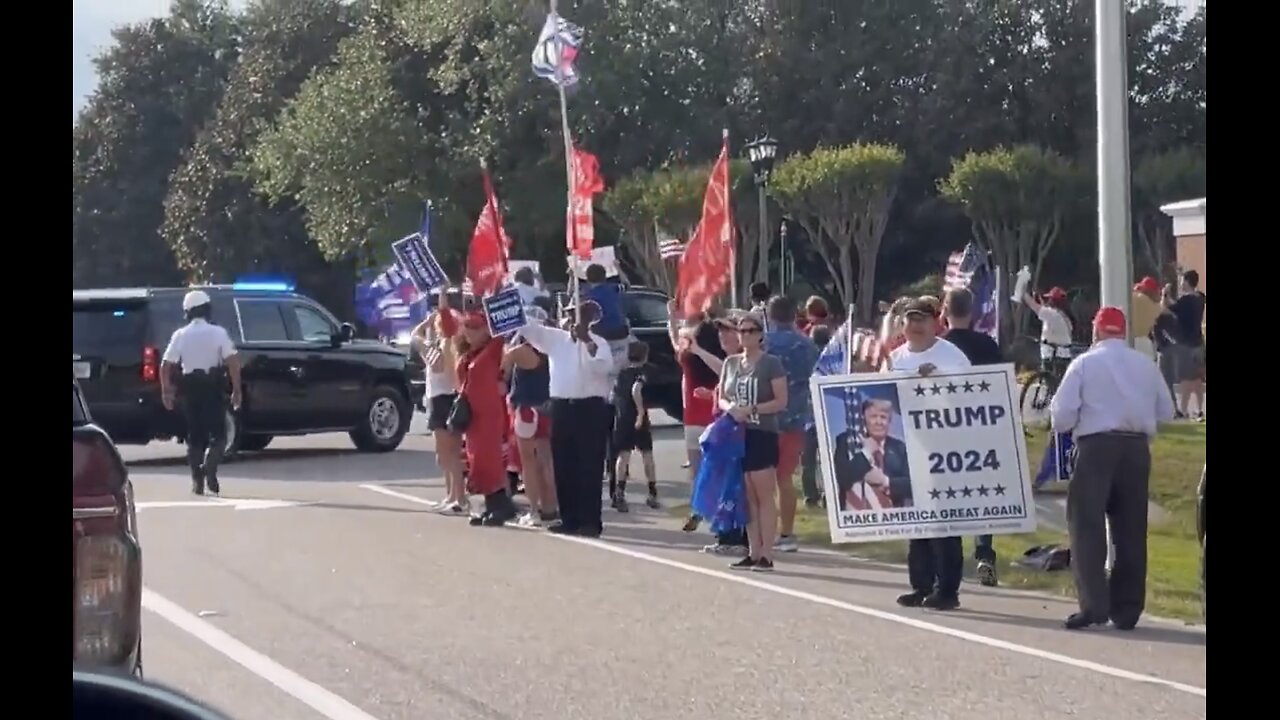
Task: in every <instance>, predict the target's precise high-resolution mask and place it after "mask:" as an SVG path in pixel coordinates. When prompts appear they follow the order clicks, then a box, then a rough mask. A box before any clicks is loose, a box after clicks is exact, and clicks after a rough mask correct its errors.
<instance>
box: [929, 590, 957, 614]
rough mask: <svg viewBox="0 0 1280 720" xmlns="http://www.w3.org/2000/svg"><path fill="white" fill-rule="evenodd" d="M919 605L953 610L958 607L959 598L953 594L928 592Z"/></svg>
mask: <svg viewBox="0 0 1280 720" xmlns="http://www.w3.org/2000/svg"><path fill="white" fill-rule="evenodd" d="M920 605H921V606H922V607H926V608H929V609H930V610H955V609H956V608H958V607H960V598H958V597H956V596H955V595H943V594H941V593H936V592H935V593H930V594H929V596H928V597H926V598H925V599H924V600H923V601H922V602H921V603H920Z"/></svg>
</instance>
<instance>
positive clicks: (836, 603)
mask: <svg viewBox="0 0 1280 720" xmlns="http://www.w3.org/2000/svg"><path fill="white" fill-rule="evenodd" d="M360 487H362V488H364V489H366V490H372V491H374V492H378V493H382V494H383V495H389V496H391V497H395V498H400V499H402V500H407V501H409V502H413V503H418V504H421V505H427V504H430V502H431V501H429V500H426V499H423V498H420V497H417V496H415V495H410V494H408V493H402V492H398V491H395V490H390V489H388V488H385V487H381V486H378V485H361V486H360ZM508 527H512V528H516V529H518V530H535V531H536V530H537V529H538V528H523V527H520V526H518V525H514V524H512V525H509V526H508ZM543 534H544V535H546V536H547V537H549V538H555V539H556V540H563V541H565V542H572V543H577V544H579V545H587V546H590V547H594V548H598V549H600V550H605V551H607V552H611V553H614V554H617V555H624V556H626V557H629V558H633V559H636V560H644V561H646V562H651V563H654V564H657V565H664V566H666V567H669V568H674V569H676V570H684V571H685V572H691V573H694V574H697V575H702V576H705V577H711V578H716V579H717V580H724V581H725V582H731V583H737V584H739V585H745V586H747V587H753V588H756V589H758V590H764V591H767V592H771V593H776V594H778V595H785V596H787V597H791V598H795V599H797V600H807V601H808V602H811V603H815V604H817V605H825V606H827V607H831V608H835V609H837V610H844V611H846V612H851V613H854V614H857V615H863V616H866V617H872V618H876V619H878V620H884V621H886V622H891V623H897V624H899V625H905V626H907V627H911V628H915V629H917V630H923V631H925V632H931V633H935V634H937V635H946V636H947V637H952V638H956V639H957V640H965V641H967V642H971V643H974V644H976V645H985V646H987V647H990V648H995V649H997V650H1007V651H1009V652H1013V653H1018V654H1020V655H1026V656H1028V657H1034V658H1039V659H1041V660H1047V661H1049V662H1054V663H1058V664H1060V665H1067V666H1070V667H1074V668H1078V669H1081V670H1090V671H1092V672H1096V673H1099V674H1102V675H1109V676H1111V677H1114V678H1119V679H1121V680H1132V681H1134V682H1139V683H1145V684H1149V685H1160V686H1163V687H1167V688H1169V689H1171V690H1177V691H1179V692H1184V693H1187V694H1188V695H1195V696H1197V697H1202V698H1206V699H1208V691H1207V690H1206V689H1205V688H1202V687H1196V686H1195V685H1188V684H1186V683H1180V682H1177V681H1174V680H1168V679H1166V678H1160V677H1156V676H1154V675H1144V674H1142V673H1137V672H1133V671H1130V670H1125V669H1123V668H1118V667H1112V666H1110V665H1103V664H1102V663H1097V662H1093V661H1092V660H1081V659H1080V658H1074V657H1071V656H1069V655H1062V654H1059V653H1055V652H1050V651H1048V650H1041V649H1040V648H1036V647H1031V646H1029V645H1019V644H1018V643H1013V642H1009V641H1007V640H1000V639H998V638H993V637H987V636H986V635H979V634H978V633H973V632H968V631H966V630H958V629H956V628H952V627H947V626H946V625H938V624H936V623H931V622H928V621H926V620H919V619H917V618H913V617H908V616H906V615H898V614H896V613H892V612H888V611H885V610H877V609H876V608H871V607H866V606H864V605H855V604H853V603H849V602H845V601H843V600H836V599H835V598H829V597H826V596H824V595H817V594H815V593H810V592H805V591H803V590H793V589H792V588H788V587H784V586H782V585H774V584H772V583H767V582H763V581H760V580H754V579H752V578H748V577H743V576H741V575H733V574H730V573H728V572H724V571H722V570H712V569H710V568H705V567H702V566H700V565H692V564H689V563H683V562H680V561H678V560H669V559H667V558H664V557H659V556H657V555H650V554H649V553H645V552H640V551H638V550H632V549H630V548H624V547H620V546H618V545H613V544H611V543H609V542H607V541H604V540H594V539H591V538H580V537H570V536H567V535H552V534H551V533H543ZM1063 632H1066V631H1065V630H1064V631H1063Z"/></svg>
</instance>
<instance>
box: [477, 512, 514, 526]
mask: <svg viewBox="0 0 1280 720" xmlns="http://www.w3.org/2000/svg"><path fill="white" fill-rule="evenodd" d="M510 519H511V518H509V517H507V514H506V513H496V512H492V513H485V514H484V518H483V519H482V520H481V521H480V524H481V525H484V526H485V527H502V526H503V525H506V524H507V521H508V520H510Z"/></svg>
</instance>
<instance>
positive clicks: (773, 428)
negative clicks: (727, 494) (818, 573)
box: [719, 313, 787, 571]
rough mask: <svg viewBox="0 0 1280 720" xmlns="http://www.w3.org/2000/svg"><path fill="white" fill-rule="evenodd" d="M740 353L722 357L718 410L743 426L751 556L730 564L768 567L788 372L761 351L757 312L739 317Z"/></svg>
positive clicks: (775, 523) (761, 328)
mask: <svg viewBox="0 0 1280 720" xmlns="http://www.w3.org/2000/svg"><path fill="white" fill-rule="evenodd" d="M738 336H739V338H740V339H741V341H742V352H740V353H737V354H735V355H730V356H729V357H727V358H725V361H724V369H723V370H722V371H721V373H720V387H719V391H720V409H721V410H723V411H725V412H727V413H729V415H730V416H731V417H733V419H734V420H736V421H738V422H739V423H741V424H742V425H744V426H745V428H746V455H745V456H744V457H743V458H742V471H743V473H745V475H746V486H747V505H748V509H749V511H750V513H751V521H750V522H749V523H748V525H747V539H748V542H749V544H750V551H751V552H750V554H749V555H748V556H747V557H745V558H743V559H742V560H739V561H738V562H736V563H734V564H733V565H732V566H731V567H733V568H735V569H739V570H760V571H764V570H772V569H773V542H774V540H775V539H776V535H777V533H778V500H777V497H776V496H775V495H774V493H775V491H776V490H777V487H778V481H777V468H778V413H779V412H781V411H782V410H784V409H785V408H786V407H787V373H786V371H785V370H784V369H783V367H782V361H781V360H779V359H778V358H776V357H774V356H773V355H769V354H768V353H766V352H765V351H764V321H763V320H762V319H761V317H760V316H759V315H757V314H755V313H747V314H746V315H743V316H742V317H741V318H740V319H739V320H738Z"/></svg>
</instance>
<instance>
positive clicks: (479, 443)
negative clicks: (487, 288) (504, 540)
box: [440, 310, 516, 526]
mask: <svg viewBox="0 0 1280 720" xmlns="http://www.w3.org/2000/svg"><path fill="white" fill-rule="evenodd" d="M440 318H441V323H440V325H441V330H442V332H443V334H444V336H445V337H447V338H455V342H457V344H458V367H457V371H458V394H459V396H460V397H461V398H465V401H466V403H467V404H468V405H469V407H470V410H471V412H470V416H471V417H470V422H468V423H467V426H466V427H465V428H462V436H463V440H464V441H465V444H466V445H465V447H466V456H467V484H468V485H469V486H470V487H469V489H470V490H471V492H473V493H475V494H478V495H483V496H484V511H483V512H482V513H480V514H479V515H473V516H471V524H472V525H487V526H498V525H502V524H504V523H506V522H507V521H508V520H511V519H513V518H515V516H516V507H515V503H513V502H512V501H511V496H510V495H509V494H507V467H506V462H505V456H504V455H503V452H502V442H503V435H504V434H505V432H506V428H507V424H508V423H507V403H506V398H505V397H504V396H503V388H502V351H503V347H504V346H505V342H504V341H503V339H502V338H496V337H493V336H492V335H490V334H489V323H488V320H487V319H486V318H485V315H484V313H483V312H478V311H474V310H473V311H471V312H469V313H466V314H465V315H464V316H463V321H462V328H461V332H459V328H458V326H457V321H456V320H454V318H453V316H452V315H450V314H448V313H446V314H442V315H441V316H440Z"/></svg>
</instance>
